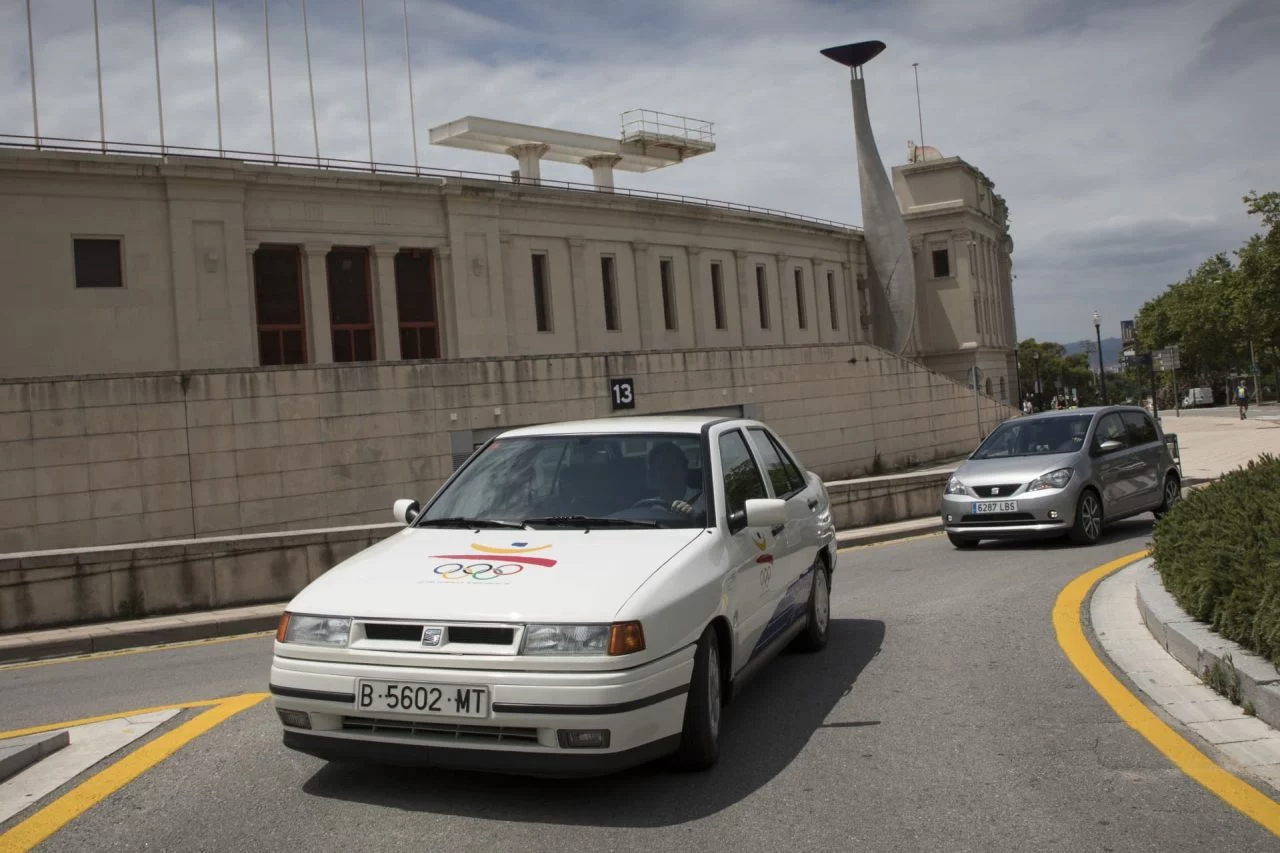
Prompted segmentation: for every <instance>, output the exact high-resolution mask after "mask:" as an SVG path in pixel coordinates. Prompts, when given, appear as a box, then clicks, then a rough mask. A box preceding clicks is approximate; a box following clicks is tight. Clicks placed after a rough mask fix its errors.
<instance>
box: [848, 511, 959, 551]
mask: <svg viewBox="0 0 1280 853" xmlns="http://www.w3.org/2000/svg"><path fill="white" fill-rule="evenodd" d="M908 521H920V522H921V524H919V525H918V526H913V527H906V528H902V529H898V530H883V531H876V530H875V528H874V527H871V528H862V530H859V529H857V528H855V529H854V530H851V531H849V532H848V534H847V535H846V536H844V537H841V535H840V533H836V543H837V544H838V545H839V547H841V548H857V547H859V546H861V545H878V544H880V543H882V542H893V541H896V540H898V539H911V538H913V537H916V536H924V535H926V534H929V533H940V532H941V531H942V519H941V518H936V519H931V520H930V521H929V523H928V524H925V523H923V522H924V520H923V519H908ZM904 523H905V522H904ZM864 530H866V531H872V532H866V533H864V532H863V531H864Z"/></svg>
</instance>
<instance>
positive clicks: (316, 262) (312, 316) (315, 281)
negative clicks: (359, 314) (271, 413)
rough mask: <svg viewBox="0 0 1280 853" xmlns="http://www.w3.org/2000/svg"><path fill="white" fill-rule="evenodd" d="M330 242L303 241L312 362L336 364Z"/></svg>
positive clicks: (308, 343) (308, 338)
mask: <svg viewBox="0 0 1280 853" xmlns="http://www.w3.org/2000/svg"><path fill="white" fill-rule="evenodd" d="M330 248H332V247H331V245H330V244H329V243H303V244H302V252H303V256H304V257H305V259H306V263H305V265H306V269H307V283H306V288H305V292H306V295H307V304H306V306H305V307H306V312H307V352H308V353H309V354H310V356H311V358H309V359H308V361H309V362H310V363H311V364H333V329H332V324H331V323H330V322H329V270H328V267H327V266H326V264H325V261H326V258H327V256H328V254H329V249H330Z"/></svg>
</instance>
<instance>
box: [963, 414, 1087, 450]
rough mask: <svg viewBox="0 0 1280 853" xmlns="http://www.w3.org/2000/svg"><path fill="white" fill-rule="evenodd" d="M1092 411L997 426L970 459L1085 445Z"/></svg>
mask: <svg viewBox="0 0 1280 853" xmlns="http://www.w3.org/2000/svg"><path fill="white" fill-rule="evenodd" d="M1092 421H1093V415H1063V416H1061V417H1056V418H1036V419H1018V420H1013V421H1006V422H1005V423H1003V424H1001V425H1000V426H998V427H996V429H995V431H994V432H992V433H991V435H989V436H987V440H986V441H984V442H982V444H981V446H979V447H978V449H977V451H976V452H975V453H974V454H973V456H971V457H970V458H971V459H1006V458H1011V457H1017V456H1043V455H1046V454H1050V453H1075V452H1077V451H1079V450H1081V449H1083V447H1084V438H1085V435H1086V434H1087V433H1088V432H1089V424H1090V423H1091V422H1092Z"/></svg>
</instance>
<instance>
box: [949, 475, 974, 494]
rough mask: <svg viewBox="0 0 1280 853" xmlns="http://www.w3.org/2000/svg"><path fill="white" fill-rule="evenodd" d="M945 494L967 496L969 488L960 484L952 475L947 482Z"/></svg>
mask: <svg viewBox="0 0 1280 853" xmlns="http://www.w3.org/2000/svg"><path fill="white" fill-rule="evenodd" d="M947 494H949V495H967V494H969V488H968V487H967V486H965V484H964V483H962V482H960V480H959V478H957V477H956V476H955V475H954V474H953V475H952V476H951V479H950V480H947Z"/></svg>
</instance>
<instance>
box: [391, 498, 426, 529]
mask: <svg viewBox="0 0 1280 853" xmlns="http://www.w3.org/2000/svg"><path fill="white" fill-rule="evenodd" d="M421 511H422V507H420V506H419V505H418V502H417V501H415V500H413V499H412V498H401V499H400V500H398V501H396V502H395V505H394V506H392V507H391V514H392V515H394V516H395V518H396V521H398V522H400V523H401V524H413V520H414V519H415V518H417V517H418V513H420V512H421Z"/></svg>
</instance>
